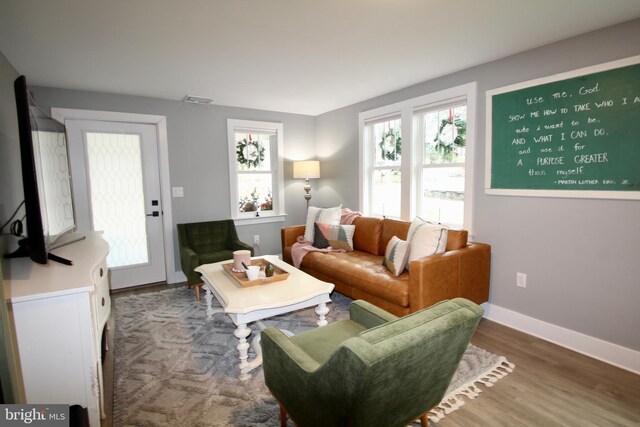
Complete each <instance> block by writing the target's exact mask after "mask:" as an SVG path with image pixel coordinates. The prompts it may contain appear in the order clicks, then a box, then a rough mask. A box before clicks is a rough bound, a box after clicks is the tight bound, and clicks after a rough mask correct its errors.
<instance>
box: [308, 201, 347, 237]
mask: <svg viewBox="0 0 640 427" xmlns="http://www.w3.org/2000/svg"><path fill="white" fill-rule="evenodd" d="M341 213H342V205H340V206H336V207H335V208H316V207H315V206H309V209H308V210H307V223H306V227H305V230H304V240H306V241H307V242H311V243H313V233H314V228H313V224H314V223H316V222H322V223H324V224H334V225H338V224H340V214H341Z"/></svg>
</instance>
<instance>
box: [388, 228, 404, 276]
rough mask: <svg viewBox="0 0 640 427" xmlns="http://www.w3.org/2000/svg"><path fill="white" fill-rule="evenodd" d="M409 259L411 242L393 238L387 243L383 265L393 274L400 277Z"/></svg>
mask: <svg viewBox="0 0 640 427" xmlns="http://www.w3.org/2000/svg"><path fill="white" fill-rule="evenodd" d="M408 259H409V242H407V241H405V240H400V239H399V238H398V237H397V236H393V237H392V238H391V240H389V243H387V250H386V251H385V252H384V259H383V260H382V265H384V266H385V267H387V268H388V269H389V271H390V272H391V274H393V275H394V276H395V277H398V276H399V275H401V274H402V272H403V271H404V268H405V267H406V265H407V260H408Z"/></svg>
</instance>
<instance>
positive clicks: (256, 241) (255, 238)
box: [253, 234, 260, 245]
mask: <svg viewBox="0 0 640 427" xmlns="http://www.w3.org/2000/svg"><path fill="white" fill-rule="evenodd" d="M253 244H254V245H259V244H260V235H259V234H254V236H253Z"/></svg>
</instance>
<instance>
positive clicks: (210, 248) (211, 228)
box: [178, 219, 253, 301]
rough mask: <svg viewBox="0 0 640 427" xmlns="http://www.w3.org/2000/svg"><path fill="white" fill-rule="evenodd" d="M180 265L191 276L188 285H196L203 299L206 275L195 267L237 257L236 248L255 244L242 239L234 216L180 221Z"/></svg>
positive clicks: (185, 273) (188, 278) (198, 297)
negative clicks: (220, 218)
mask: <svg viewBox="0 0 640 427" xmlns="http://www.w3.org/2000/svg"><path fill="white" fill-rule="evenodd" d="M178 246H179V247H180V266H181V268H182V272H183V273H184V275H185V276H187V286H189V287H191V286H195V287H196V300H198V301H200V287H201V286H202V284H203V283H202V279H201V278H200V273H196V272H195V271H194V270H195V269H196V268H197V267H199V266H201V265H202V264H210V263H212V262H218V261H224V260H227V259H233V251H237V250H241V249H246V250H249V251H251V255H252V256H253V248H252V247H251V246H250V245H248V244H246V243H243V242H241V241H240V240H239V239H238V233H237V232H236V226H235V224H234V222H233V220H232V219H226V220H221V221H205V222H193V223H189V224H178Z"/></svg>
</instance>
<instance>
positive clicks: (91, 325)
mask: <svg viewBox="0 0 640 427" xmlns="http://www.w3.org/2000/svg"><path fill="white" fill-rule="evenodd" d="M108 252H109V247H108V245H107V243H106V242H105V241H104V240H103V239H102V238H101V237H100V233H90V234H88V235H87V238H86V239H84V240H81V241H78V242H75V243H72V244H70V245H67V246H63V247H61V248H58V249H56V250H55V251H54V253H55V254H56V255H58V256H61V257H63V258H67V259H69V260H72V261H73V262H74V264H73V265H71V266H68V265H63V264H59V263H56V262H52V261H49V263H48V264H46V265H40V264H36V263H34V262H32V261H31V260H29V259H26V258H21V259H11V260H6V262H5V263H4V264H3V271H4V272H5V276H6V277H5V281H4V286H5V290H4V292H5V298H6V299H7V303H8V308H9V315H10V318H11V320H12V322H13V327H14V332H15V337H14V338H15V341H16V346H15V348H16V349H17V353H18V354H17V359H18V365H19V366H18V370H19V372H20V373H21V376H22V394H23V396H22V399H23V402H25V403H37V404H47V403H50V404H55V403H64V404H69V405H74V404H79V405H81V406H83V407H85V408H87V409H88V411H89V420H90V423H91V425H92V426H94V427H95V426H100V415H101V410H102V402H103V384H102V363H101V360H100V353H101V337H102V331H103V329H104V327H105V324H106V322H107V319H108V317H109V312H110V310H111V299H110V298H109V279H108V274H107V265H106V257H107V254H108Z"/></svg>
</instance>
